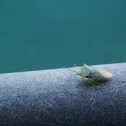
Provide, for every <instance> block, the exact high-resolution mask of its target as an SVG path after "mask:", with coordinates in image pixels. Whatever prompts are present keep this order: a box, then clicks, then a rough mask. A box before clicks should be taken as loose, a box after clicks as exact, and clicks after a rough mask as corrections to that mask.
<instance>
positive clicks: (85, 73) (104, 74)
mask: <svg viewBox="0 0 126 126" xmlns="http://www.w3.org/2000/svg"><path fill="white" fill-rule="evenodd" d="M70 70H71V69H70ZM72 71H73V70H72ZM74 72H76V71H74ZM76 75H79V76H81V77H82V79H81V80H80V81H79V82H78V83H77V85H76V87H77V86H78V84H79V83H80V82H81V81H82V80H83V79H84V78H87V79H88V82H89V83H90V84H92V85H94V86H95V87H96V88H97V86H96V84H100V83H98V82H97V81H98V80H104V79H109V78H111V77H112V74H111V73H110V72H109V71H108V70H104V69H101V68H96V67H92V66H88V65H87V64H83V66H82V67H81V70H80V72H76Z"/></svg>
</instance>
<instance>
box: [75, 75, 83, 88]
mask: <svg viewBox="0 0 126 126" xmlns="http://www.w3.org/2000/svg"><path fill="white" fill-rule="evenodd" d="M83 79H84V77H82V78H81V80H80V81H79V82H78V83H77V85H76V87H77V86H78V84H79V83H80V82H81V81H82V80H83Z"/></svg>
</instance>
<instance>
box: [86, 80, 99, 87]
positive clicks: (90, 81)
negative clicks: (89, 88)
mask: <svg viewBox="0 0 126 126" xmlns="http://www.w3.org/2000/svg"><path fill="white" fill-rule="evenodd" d="M88 82H89V83H90V84H92V85H93V86H95V87H96V89H98V87H97V86H96V85H95V84H93V83H92V80H89V79H88Z"/></svg>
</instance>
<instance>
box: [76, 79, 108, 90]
mask: <svg viewBox="0 0 126 126" xmlns="http://www.w3.org/2000/svg"><path fill="white" fill-rule="evenodd" d="M109 81H110V79H109V80H108V79H104V80H97V82H98V84H95V86H94V85H92V84H91V83H89V80H88V79H86V80H83V81H82V82H80V84H79V86H81V87H86V88H88V89H94V88H95V89H96V90H98V89H99V88H100V87H101V86H103V85H105V84H107V82H109ZM79 86H78V87H79Z"/></svg>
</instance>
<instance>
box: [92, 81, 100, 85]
mask: <svg viewBox="0 0 126 126" xmlns="http://www.w3.org/2000/svg"><path fill="white" fill-rule="evenodd" d="M91 82H93V83H95V84H99V85H101V84H100V83H98V82H96V81H93V80H91Z"/></svg>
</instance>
